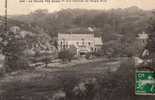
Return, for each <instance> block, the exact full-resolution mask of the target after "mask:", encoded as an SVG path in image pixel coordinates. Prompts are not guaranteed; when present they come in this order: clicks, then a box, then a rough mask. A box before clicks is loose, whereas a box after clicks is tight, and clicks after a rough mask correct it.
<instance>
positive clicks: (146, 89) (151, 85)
mask: <svg viewBox="0 0 155 100" xmlns="http://www.w3.org/2000/svg"><path fill="white" fill-rule="evenodd" d="M135 94H136V95H155V72H153V71H136V82H135Z"/></svg>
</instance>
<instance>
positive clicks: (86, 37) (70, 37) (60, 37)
mask: <svg viewBox="0 0 155 100" xmlns="http://www.w3.org/2000/svg"><path fill="white" fill-rule="evenodd" d="M82 39H84V40H93V39H94V34H64V33H59V34H58V40H82Z"/></svg>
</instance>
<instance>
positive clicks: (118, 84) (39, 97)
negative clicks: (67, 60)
mask: <svg viewBox="0 0 155 100" xmlns="http://www.w3.org/2000/svg"><path fill="white" fill-rule="evenodd" d="M119 65H120V63H113V64H105V63H104V62H95V63H89V64H82V65H76V66H73V67H68V68H64V69H59V70H57V71H21V72H17V73H14V74H12V75H6V76H5V77H3V78H1V80H0V96H1V99H0V100H51V98H52V94H53V93H54V92H55V91H56V90H59V89H62V88H66V89H68V90H70V89H71V88H73V87H74V86H75V85H76V84H78V83H79V82H80V81H82V80H85V79H87V78H90V77H91V78H92V77H95V78H96V79H97V81H98V84H99V85H100V89H99V91H100V92H99V93H100V94H99V95H100V100H146V99H147V100H154V99H155V97H152V96H149V97H148V96H134V95H133V85H132V83H133V80H132V79H133V70H132V69H131V65H132V63H131V62H129V60H128V61H125V62H124V61H123V63H121V67H120V68H119V70H118V71H117V72H113V73H111V72H110V69H112V68H113V67H119ZM53 70H54V69H53ZM67 100H69V99H67ZM71 100H74V99H71ZM94 100H99V99H94Z"/></svg>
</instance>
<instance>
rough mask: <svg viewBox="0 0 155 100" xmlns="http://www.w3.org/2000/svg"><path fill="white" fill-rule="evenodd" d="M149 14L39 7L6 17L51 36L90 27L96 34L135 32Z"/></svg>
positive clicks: (134, 9) (144, 24) (141, 28)
mask: <svg viewBox="0 0 155 100" xmlns="http://www.w3.org/2000/svg"><path fill="white" fill-rule="evenodd" d="M153 16H154V15H153V13H152V11H143V10H141V9H139V8H137V7H135V6H133V7H130V8H126V9H112V10H84V9H64V10H61V11H58V12H53V13H49V12H48V11H47V10H45V9H40V10H37V11H35V12H32V13H30V14H29V15H19V16H18V15H17V16H10V18H11V19H14V20H18V21H21V22H24V23H27V24H30V25H33V24H35V25H38V26H40V27H42V28H43V29H44V30H46V31H47V32H48V33H49V34H50V35H51V36H55V35H57V33H58V32H74V33H75V32H76V33H79V32H81V33H87V32H89V30H88V27H92V28H93V29H94V31H95V33H98V34H99V35H104V34H110V33H118V34H131V33H134V34H137V33H140V32H142V31H144V30H145V29H146V27H147V26H148V20H149V19H150V18H152V17H153Z"/></svg>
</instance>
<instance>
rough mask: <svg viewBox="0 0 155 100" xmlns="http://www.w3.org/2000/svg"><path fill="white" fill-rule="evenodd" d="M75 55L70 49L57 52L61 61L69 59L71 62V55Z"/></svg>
mask: <svg viewBox="0 0 155 100" xmlns="http://www.w3.org/2000/svg"><path fill="white" fill-rule="evenodd" d="M74 56H75V53H74V52H73V51H72V50H71V49H65V50H62V51H60V52H59V55H58V57H59V58H60V59H61V60H62V61H63V62H65V61H69V62H71V60H72V59H73V57H74Z"/></svg>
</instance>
